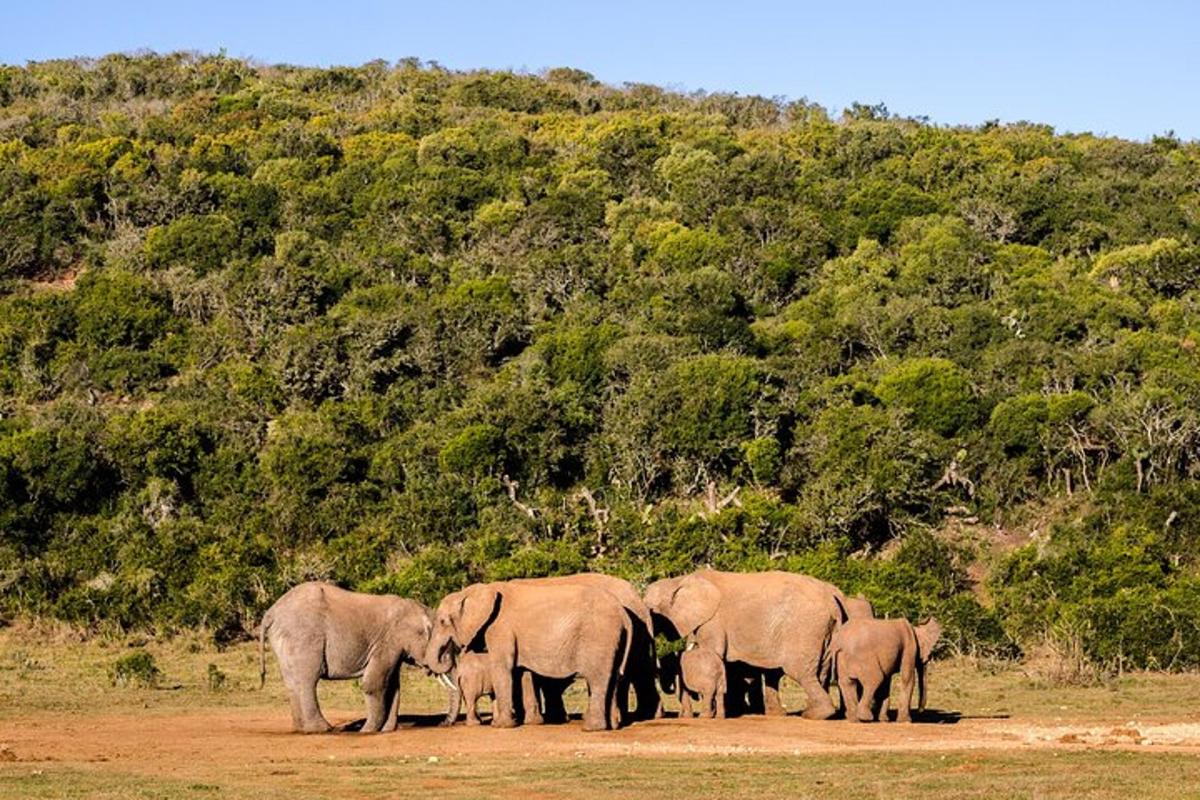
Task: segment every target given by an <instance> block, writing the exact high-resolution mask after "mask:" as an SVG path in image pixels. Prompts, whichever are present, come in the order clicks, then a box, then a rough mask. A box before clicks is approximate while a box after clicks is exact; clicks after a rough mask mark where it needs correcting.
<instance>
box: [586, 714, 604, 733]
mask: <svg viewBox="0 0 1200 800" xmlns="http://www.w3.org/2000/svg"><path fill="white" fill-rule="evenodd" d="M583 730H584V731H585V732H587V733H591V732H592V731H606V730H608V725H606V724H605V722H604V720H594V719H587V718H586V717H585V718H584V720H583Z"/></svg>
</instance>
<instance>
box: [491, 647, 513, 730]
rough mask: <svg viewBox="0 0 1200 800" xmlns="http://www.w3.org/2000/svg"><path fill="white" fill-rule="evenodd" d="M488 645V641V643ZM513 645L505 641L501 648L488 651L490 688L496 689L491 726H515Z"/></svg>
mask: <svg viewBox="0 0 1200 800" xmlns="http://www.w3.org/2000/svg"><path fill="white" fill-rule="evenodd" d="M489 645H490V643H489ZM514 649H515V648H514V647H513V644H512V643H506V645H505V646H504V648H503V650H500V649H499V648H497V652H494V653H492V652H489V654H488V655H489V658H488V666H489V668H490V669H491V675H492V688H493V689H495V691H496V697H495V699H493V700H492V727H493V728H515V727H516V726H517V720H516V717H515V716H514V712H513V708H514V700H515V695H514V685H513V684H514V681H513V669H514V668H515V665H514V663H513V661H514V658H513V652H514Z"/></svg>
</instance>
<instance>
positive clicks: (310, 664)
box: [279, 639, 333, 733]
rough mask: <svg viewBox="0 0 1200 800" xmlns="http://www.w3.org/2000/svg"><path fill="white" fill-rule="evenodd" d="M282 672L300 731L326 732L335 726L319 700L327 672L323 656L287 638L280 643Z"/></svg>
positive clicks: (295, 722) (298, 731)
mask: <svg viewBox="0 0 1200 800" xmlns="http://www.w3.org/2000/svg"><path fill="white" fill-rule="evenodd" d="M280 650H281V652H280V664H279V672H280V675H281V676H282V678H283V685H284V687H285V688H286V689H287V691H288V702H289V703H290V705H291V708H292V729H293V730H294V731H296V732H297V733H326V732H328V731H330V730H332V729H333V727H332V726H331V725H330V724H329V721H328V720H326V719H325V716H324V715H323V714H322V713H321V705H320V703H318V702H317V681H319V680H320V679H321V677H322V676H323V675H324V668H325V665H324V663H323V661H322V658H323V655H322V654H321V653H320V652H316V651H314V650H313V649H312V648H309V647H301V646H299V645H296V644H294V643H293V642H289V641H287V640H286V639H285V640H283V641H282V642H281V643H280Z"/></svg>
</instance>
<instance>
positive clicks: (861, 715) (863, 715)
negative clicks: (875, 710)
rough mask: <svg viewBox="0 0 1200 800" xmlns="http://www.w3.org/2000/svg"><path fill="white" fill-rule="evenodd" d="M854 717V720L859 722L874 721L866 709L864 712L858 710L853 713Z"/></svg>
mask: <svg viewBox="0 0 1200 800" xmlns="http://www.w3.org/2000/svg"><path fill="white" fill-rule="evenodd" d="M854 718H855V719H856V720H858V721H859V722H874V721H875V717H874V716H872V715H871V712H870V711H866V712H863V711H860V712H858V714H857V715H855V717H854Z"/></svg>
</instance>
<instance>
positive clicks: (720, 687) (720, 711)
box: [713, 680, 726, 719]
mask: <svg viewBox="0 0 1200 800" xmlns="http://www.w3.org/2000/svg"><path fill="white" fill-rule="evenodd" d="M725 689H726V686H725V681H724V680H722V681H720V682H719V683H718V684H717V688H716V691H714V692H713V703H714V704H715V706H716V707H715V709H714V713H715V714H716V717H717V719H725Z"/></svg>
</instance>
